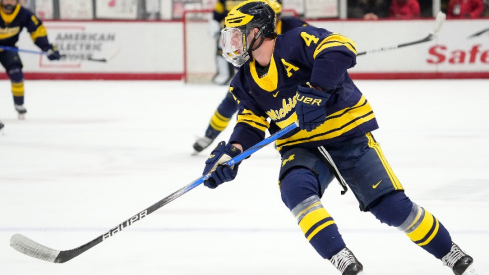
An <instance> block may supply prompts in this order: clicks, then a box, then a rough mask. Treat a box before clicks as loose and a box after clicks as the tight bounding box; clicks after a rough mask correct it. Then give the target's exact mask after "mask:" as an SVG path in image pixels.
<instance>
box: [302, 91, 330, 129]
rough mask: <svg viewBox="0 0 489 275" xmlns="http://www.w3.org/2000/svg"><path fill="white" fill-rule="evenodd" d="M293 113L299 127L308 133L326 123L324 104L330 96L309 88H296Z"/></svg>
mask: <svg viewBox="0 0 489 275" xmlns="http://www.w3.org/2000/svg"><path fill="white" fill-rule="evenodd" d="M297 93H298V97H297V105H296V106H295V113H296V114H297V119H298V120H299V127H300V128H301V129H303V130H304V129H305V130H306V131H308V132H310V131H312V130H314V129H315V128H316V127H318V126H319V125H321V124H323V123H324V122H325V121H326V102H327V101H328V99H329V97H330V94H328V93H326V92H324V91H321V90H318V89H315V88H313V87H311V86H302V85H301V86H299V87H298V92H297Z"/></svg>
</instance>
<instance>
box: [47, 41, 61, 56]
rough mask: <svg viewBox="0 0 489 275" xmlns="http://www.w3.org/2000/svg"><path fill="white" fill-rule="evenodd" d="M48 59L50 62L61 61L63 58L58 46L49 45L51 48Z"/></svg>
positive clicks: (48, 51) (48, 50)
mask: <svg viewBox="0 0 489 275" xmlns="http://www.w3.org/2000/svg"><path fill="white" fill-rule="evenodd" d="M46 52H47V54H46V55H47V57H48V59H49V60H59V59H60V58H61V55H60V54H59V51H58V46H56V44H51V45H49V48H48V49H47V51H46Z"/></svg>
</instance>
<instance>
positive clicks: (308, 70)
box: [203, 0, 476, 275]
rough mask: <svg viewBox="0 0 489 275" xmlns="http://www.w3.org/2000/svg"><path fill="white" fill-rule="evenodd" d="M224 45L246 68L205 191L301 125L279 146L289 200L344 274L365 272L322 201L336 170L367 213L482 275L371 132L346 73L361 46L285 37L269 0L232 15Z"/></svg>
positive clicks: (322, 37)
mask: <svg viewBox="0 0 489 275" xmlns="http://www.w3.org/2000/svg"><path fill="white" fill-rule="evenodd" d="M221 40H222V43H223V45H222V48H223V54H224V56H225V57H226V59H227V60H228V61H229V62H231V63H232V64H233V65H234V66H239V67H240V68H239V70H238V72H237V74H236V75H235V77H234V78H233V80H232V81H231V84H230V92H231V93H232V94H233V95H234V96H235V97H236V99H237V102H238V104H239V111H238V120H237V124H236V126H235V128H234V131H233V133H232V134H231V137H230V139H229V142H228V143H226V142H224V141H222V142H220V143H219V145H218V146H217V147H216V148H215V149H214V150H213V151H212V153H211V155H210V157H209V158H208V159H207V161H206V163H205V168H204V172H203V174H204V175H207V174H208V173H211V178H209V179H208V180H206V181H205V182H204V185H205V186H207V187H209V188H216V187H217V186H218V185H220V184H222V183H223V182H226V181H231V180H233V179H234V178H235V177H236V175H237V172H238V167H239V164H235V165H233V166H231V167H230V166H225V165H220V164H222V163H224V162H225V161H227V160H229V159H230V158H232V157H235V156H237V155H238V154H239V153H240V152H242V151H243V150H246V149H248V148H250V147H251V146H253V145H254V144H256V143H257V142H259V141H261V140H263V139H264V137H265V131H266V130H267V129H268V130H269V131H270V132H271V133H274V132H276V131H277V129H279V128H284V127H285V126H287V125H289V124H291V123H294V122H295V121H298V123H299V128H298V129H295V130H293V131H292V132H291V133H289V134H286V135H285V136H283V137H282V138H280V139H278V140H277V142H276V146H277V149H278V150H279V152H280V154H281V156H282V162H281V169H280V172H279V187H280V192H281V196H282V200H283V202H284V204H285V205H286V206H287V208H288V209H289V210H290V211H291V213H292V215H293V216H294V217H295V218H296V219H297V222H298V224H299V227H300V228H301V230H302V232H303V233H304V235H305V237H306V239H307V240H308V241H309V243H310V244H311V245H312V246H313V247H314V249H315V250H316V251H317V253H319V255H321V256H322V257H323V258H324V259H328V260H329V261H330V262H331V263H332V264H333V265H334V266H335V267H336V268H337V269H338V270H339V271H340V273H341V274H343V275H358V274H364V273H363V265H362V264H361V263H360V261H359V260H358V259H357V258H356V257H355V256H354V254H353V253H352V251H350V250H349V249H348V248H347V246H346V244H345V242H344V241H343V238H342V236H341V235H340V233H339V231H338V227H337V225H336V223H335V221H334V219H333V218H332V216H331V215H330V214H329V213H328V212H327V211H326V209H325V208H324V207H323V205H322V203H321V197H322V195H323V193H324V191H325V189H326V188H327V187H328V185H329V183H330V182H331V181H332V178H333V174H335V175H336V176H337V177H338V178H340V177H341V176H342V178H343V179H344V180H345V181H346V183H347V186H348V187H349V188H350V189H351V190H352V192H353V194H354V195H355V197H356V198H357V200H358V202H359V205H360V209H361V210H362V211H365V212H370V213H372V214H373V215H374V216H375V217H376V218H377V219H378V220H379V221H381V222H382V223H385V224H387V225H389V226H393V227H396V228H398V229H399V230H401V231H402V232H404V233H405V234H406V235H407V236H408V237H409V238H410V239H411V240H412V242H413V243H414V244H416V245H417V246H419V247H421V248H422V249H424V250H425V251H427V252H428V253H430V254H431V255H433V256H434V257H436V258H437V259H439V260H441V261H442V263H443V264H444V265H447V266H448V267H449V268H450V269H452V271H453V273H454V274H456V275H462V274H463V275H468V274H471V275H474V274H476V272H475V270H474V269H473V267H472V263H473V259H472V257H471V256H469V255H467V254H466V253H465V252H463V251H462V250H461V249H460V248H459V247H458V246H457V245H456V244H454V243H453V242H452V238H451V236H450V234H449V232H448V231H447V229H446V228H445V227H444V226H443V224H442V223H441V222H440V221H439V220H438V219H437V218H436V217H435V216H433V215H432V214H431V213H430V212H428V210H426V209H425V208H423V207H421V206H418V205H417V204H415V203H413V202H412V201H411V199H410V198H409V197H407V196H406V194H405V192H404V188H403V186H402V185H401V183H400V181H399V180H398V179H397V177H396V175H395V174H394V172H393V170H392V168H391V167H390V166H389V164H388V163H387V160H386V158H385V157H384V155H383V153H382V150H381V148H380V145H379V143H377V141H376V140H375V138H374V136H373V134H372V133H371V132H372V131H373V130H375V129H377V128H378V125H377V121H376V117H375V115H374V113H373V110H372V108H371V107H370V104H369V102H368V101H367V99H366V98H365V96H364V95H363V94H362V93H361V92H360V90H359V89H358V88H357V87H356V86H355V84H354V83H353V81H352V80H351V79H350V77H349V75H348V73H347V69H348V68H351V67H353V66H355V64H356V48H355V43H354V42H353V41H352V40H350V39H349V38H347V37H345V36H343V35H341V34H338V33H333V32H330V31H328V30H325V29H321V28H315V27H311V26H307V27H300V28H295V29H293V30H290V31H288V32H287V33H285V34H284V35H280V36H277V34H276V32H275V15H274V11H273V10H272V9H271V8H270V6H268V5H267V4H266V2H263V1H260V0H253V1H247V2H244V3H242V4H240V5H238V6H236V7H235V8H234V9H233V10H231V11H230V12H229V14H228V16H227V17H226V28H225V29H224V30H223V31H222V39H221ZM344 187H345V188H346V186H344ZM345 191H346V189H345ZM392 274H395V271H393V272H392Z"/></svg>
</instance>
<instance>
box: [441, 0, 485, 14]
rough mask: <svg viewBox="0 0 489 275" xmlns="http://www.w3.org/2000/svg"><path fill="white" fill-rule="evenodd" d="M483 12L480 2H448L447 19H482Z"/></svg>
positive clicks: (471, 0)
mask: <svg viewBox="0 0 489 275" xmlns="http://www.w3.org/2000/svg"><path fill="white" fill-rule="evenodd" d="M483 12H484V4H483V3H482V0H450V1H449V2H448V9H447V18H482V16H483Z"/></svg>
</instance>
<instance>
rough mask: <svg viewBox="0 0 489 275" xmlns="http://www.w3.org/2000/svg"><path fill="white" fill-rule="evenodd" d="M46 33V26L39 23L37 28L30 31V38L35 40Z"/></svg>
mask: <svg viewBox="0 0 489 275" xmlns="http://www.w3.org/2000/svg"><path fill="white" fill-rule="evenodd" d="M47 35H48V32H47V31H46V28H45V27H44V26H43V25H40V26H39V27H38V28H37V30H35V31H33V32H31V39H32V41H36V39H37V38H39V37H44V36H47Z"/></svg>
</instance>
